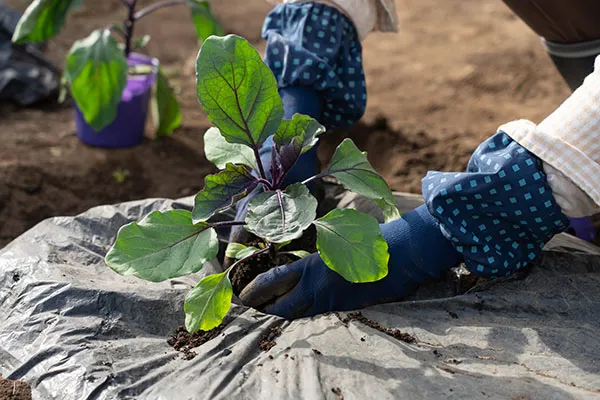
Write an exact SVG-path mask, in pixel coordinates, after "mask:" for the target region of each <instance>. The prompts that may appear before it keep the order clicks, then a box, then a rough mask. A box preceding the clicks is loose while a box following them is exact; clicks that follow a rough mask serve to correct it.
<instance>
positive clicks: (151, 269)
mask: <svg viewBox="0 0 600 400" xmlns="http://www.w3.org/2000/svg"><path fill="white" fill-rule="evenodd" d="M218 250H219V241H218V239H217V233H216V232H215V230H214V229H212V228H210V227H209V226H208V224H206V223H200V224H195V225H194V224H193V223H192V215H191V213H190V212H189V211H186V210H171V211H165V212H161V211H154V212H153V213H151V214H148V215H147V216H146V217H145V218H144V219H142V220H141V221H140V222H132V223H130V224H127V225H125V226H123V227H121V229H120V230H119V234H118V235H117V240H116V242H115V244H114V245H113V247H112V248H111V249H110V251H109V252H108V254H107V255H106V264H108V266H109V267H111V268H112V269H113V270H115V271H116V272H118V273H120V274H121V275H134V276H137V277H139V278H142V279H146V280H148V281H152V282H160V281H164V280H166V279H171V278H175V277H178V276H183V275H187V274H191V273H194V272H198V271H199V270H200V269H201V268H202V266H203V265H204V263H205V262H207V261H210V260H212V259H213V258H215V257H216V256H217V252H218Z"/></svg>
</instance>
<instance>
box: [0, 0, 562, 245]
mask: <svg viewBox="0 0 600 400" xmlns="http://www.w3.org/2000/svg"><path fill="white" fill-rule="evenodd" d="M150 1H151V0H140V1H139V3H140V4H141V5H144V4H147V3H149V2H150ZM29 2H30V1H29V0H5V1H4V3H5V4H7V5H8V6H13V7H14V8H16V9H20V10H23V9H24V8H25V7H26V6H27V4H28V3H29ZM271 7H272V5H270V4H268V3H267V2H266V1H264V0H248V1H245V2H240V1H236V0H221V1H218V2H213V9H214V12H215V14H216V16H217V17H218V18H219V19H220V20H221V21H222V22H223V25H224V27H225V29H226V30H227V31H228V32H232V33H236V34H239V35H241V36H244V37H246V38H248V39H249V40H250V41H251V43H252V44H254V45H255V46H256V47H257V48H258V49H259V50H260V51H262V50H263V49H264V43H263V41H262V40H261V39H260V28H261V25H262V21H263V20H264V17H265V15H266V14H267V12H268V11H269V9H270V8H271ZM398 13H399V20H400V33H399V34H373V35H371V36H370V37H369V38H368V39H367V40H366V41H365V42H364V44H363V53H364V67H365V71H366V76H367V90H368V96H369V98H368V107H367V112H366V115H365V117H364V118H363V122H362V123H361V124H359V125H357V126H355V127H353V128H351V129H346V130H339V131H337V132H333V133H332V134H329V135H326V136H325V137H323V139H322V141H323V142H324V143H323V146H322V147H321V149H320V153H321V154H320V156H321V157H322V159H323V160H324V161H325V160H326V159H328V156H329V155H330V154H331V153H332V151H333V149H334V148H335V146H336V145H337V144H338V143H339V141H340V139H341V138H342V137H344V136H350V137H351V138H352V139H354V140H355V141H356V142H357V144H358V145H359V148H361V149H362V150H366V151H367V152H368V153H369V159H370V160H371V162H372V163H373V165H374V167H375V168H376V169H377V170H378V171H380V172H381V173H382V174H383V176H384V177H385V178H386V179H387V180H388V182H389V183H390V186H391V187H392V188H393V189H395V190H400V191H408V192H415V193H419V192H420V179H421V178H422V177H423V175H424V174H425V172H426V171H427V170H429V169H439V170H444V171H460V170H464V168H465V166H466V162H467V160H468V157H469V154H470V153H471V152H472V151H473V149H474V148H475V147H476V146H477V144H479V143H480V142H481V141H482V140H483V139H485V138H486V137H488V136H490V135H491V134H493V133H494V132H495V131H496V128H497V127H498V126H499V125H501V124H503V123H506V122H508V121H511V120H514V119H518V118H528V119H531V120H533V121H536V122H537V121H539V120H541V119H542V118H543V117H545V116H546V115H548V114H549V113H550V112H552V111H553V110H554V109H555V108H556V107H557V106H558V105H559V104H560V103H561V101H562V100H564V99H565V98H566V97H567V96H568V94H569V90H568V88H567V86H566V85H565V84H564V83H563V81H562V79H561V78H560V76H559V75H558V73H557V72H556V71H555V69H554V67H553V65H552V63H551V61H550V60H549V58H548V56H547V55H546V54H545V52H544V50H543V49H542V47H541V45H540V43H539V39H538V38H537V37H536V35H535V34H534V33H533V32H531V31H530V30H529V29H528V28H527V27H526V26H525V25H524V24H523V23H522V22H521V21H520V20H519V19H518V18H516V17H515V16H514V15H513V14H512V13H511V11H510V10H509V9H508V8H507V7H506V6H505V5H504V4H503V3H502V2H501V1H499V0H464V1H459V2H457V1H454V2H440V1H437V0H402V1H401V2H399V7H398ZM123 17H124V13H123V9H122V5H121V4H120V1H118V0H110V1H96V2H85V3H84V5H83V6H82V7H81V8H79V9H78V10H76V11H75V12H73V13H72V14H71V16H70V17H69V18H68V20H67V24H66V25H65V27H64V29H63V31H62V32H61V34H60V35H59V36H58V37H57V38H55V39H53V40H51V41H50V42H49V43H48V46H47V50H46V54H47V56H48V58H49V59H50V60H51V61H52V62H53V63H54V64H55V65H57V66H59V67H62V66H63V65H64V56H65V53H66V52H67V51H68V49H69V48H70V46H71V44H72V43H73V41H74V40H76V39H79V38H81V37H83V36H85V35H86V34H87V33H88V32H90V31H91V29H93V28H97V27H104V26H107V25H108V24H110V23H112V22H117V21H121V20H122V19H123ZM136 31H137V33H138V34H139V35H143V34H150V35H152V41H151V42H150V44H149V45H148V48H147V50H148V52H149V54H152V55H153V56H156V57H158V58H159V59H160V60H161V63H162V65H163V67H164V68H165V70H166V72H167V73H168V74H169V75H170V79H171V82H172V83H173V84H174V85H175V86H176V88H177V90H178V97H179V100H180V103H181V107H182V114H183V127H182V128H181V129H180V130H179V131H177V132H176V133H175V134H174V136H172V137H170V138H167V139H165V140H160V141H152V140H150V139H149V140H146V141H145V142H144V143H143V144H141V145H140V146H137V147H135V148H133V149H127V150H119V151H114V150H113V151H111V150H103V149H96V148H90V147H87V146H85V145H83V144H82V143H80V142H79V140H78V139H77V138H76V137H75V135H74V123H73V117H72V109H71V107H70V106H69V105H64V106H56V105H54V104H53V103H52V102H50V103H49V104H46V105H43V106H42V107H35V108H17V107H15V106H12V105H10V104H6V103H3V104H0V127H1V128H0V137H1V140H2V146H0V221H2V223H1V224H0V247H2V246H4V245H6V244H7V243H8V242H9V241H11V240H12V239H14V238H15V237H16V236H18V235H20V234H21V233H23V232H24V231H25V230H27V229H29V228H31V227H32V226H33V225H35V224H36V223H37V222H39V221H41V220H42V219H45V218H48V217H51V216H56V215H75V214H77V213H80V212H82V211H84V210H86V209H88V208H90V207H92V206H95V205H100V204H107V203H116V202H122V201H127V200H134V199H141V198H148V197H170V198H176V197H182V196H186V195H191V194H194V193H195V192H196V191H197V190H199V189H200V188H201V187H202V185H203V177H204V176H205V175H206V174H208V173H212V172H214V171H215V169H214V168H213V167H212V165H210V164H209V163H208V162H207V161H206V160H205V158H204V153H203V147H202V135H203V133H204V131H205V129H206V128H207V127H208V126H209V122H208V120H207V118H206V116H205V115H204V114H203V112H202V109H201V107H200V106H199V105H198V101H197V99H196V94H195V85H194V82H195V73H194V60H195V57H196V54H197V52H198V44H197V42H196V39H195V34H194V28H193V26H192V24H191V22H189V15H188V11H187V9H186V7H174V8H171V9H169V10H161V11H159V12H157V13H156V14H154V15H152V16H150V17H148V18H147V19H145V20H143V21H141V23H140V24H139V26H137V27H136ZM125 171H128V174H125V175H127V176H126V178H125V180H124V182H122V183H119V180H120V179H118V176H119V175H123V173H125ZM115 173H116V175H117V177H115V176H114V175H115Z"/></svg>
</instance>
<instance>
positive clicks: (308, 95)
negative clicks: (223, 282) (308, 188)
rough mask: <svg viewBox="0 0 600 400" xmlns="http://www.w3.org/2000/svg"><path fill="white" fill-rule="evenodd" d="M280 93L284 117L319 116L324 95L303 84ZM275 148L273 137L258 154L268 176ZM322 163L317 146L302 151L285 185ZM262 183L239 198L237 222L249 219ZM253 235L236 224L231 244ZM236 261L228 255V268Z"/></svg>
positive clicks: (232, 232) (248, 239)
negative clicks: (248, 215) (252, 204)
mask: <svg viewBox="0 0 600 400" xmlns="http://www.w3.org/2000/svg"><path fill="white" fill-rule="evenodd" d="M279 95H280V96H281V100H282V101H283V108H284V118H285V119H292V117H293V116H294V114H304V115H309V116H311V117H312V118H315V119H317V120H318V119H319V117H320V115H321V111H322V108H323V100H322V98H321V95H320V94H319V93H317V92H315V91H314V90H312V89H309V88H304V87H287V88H282V89H280V90H279ZM274 147H275V143H274V142H273V137H270V138H269V139H267V140H266V141H265V143H264V144H263V146H262V147H261V149H260V151H259V154H260V159H261V161H262V164H263V167H264V169H265V174H266V175H267V179H269V180H270V179H271V163H272V160H273V159H272V155H271V153H272V151H273V148H274ZM319 169H320V165H319V159H318V157H317V146H315V147H313V148H312V149H311V150H309V151H307V152H306V153H304V154H302V155H301V156H300V158H299V159H298V161H296V164H294V166H293V167H292V168H291V169H290V170H289V171H288V173H287V174H286V176H285V179H284V181H283V185H284V187H285V186H288V185H291V184H292V183H296V182H302V181H303V180H305V179H308V178H310V177H311V176H313V175H315V174H317V173H318V172H319ZM262 190H263V189H262V186H260V185H259V187H257V188H256V189H255V190H254V192H252V193H251V194H250V195H248V196H246V197H245V198H243V199H242V200H240V201H239V202H238V203H237V204H236V216H235V219H236V220H237V221H243V220H244V219H245V218H246V214H247V212H248V202H249V201H250V199H252V198H253V197H254V196H256V195H257V194H259V193H260V192H261V191H262ZM252 237H253V235H252V234H251V233H250V232H248V231H246V230H245V229H244V227H243V226H235V227H233V228H232V229H231V233H230V236H229V242H230V243H247V242H248V241H250V240H251V238H252ZM234 261H235V260H232V259H230V258H227V257H226V258H225V260H224V263H223V265H224V267H225V268H227V267H229V266H230V265H231V264H232V263H233V262H234Z"/></svg>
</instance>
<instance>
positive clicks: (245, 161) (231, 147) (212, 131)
mask: <svg viewBox="0 0 600 400" xmlns="http://www.w3.org/2000/svg"><path fill="white" fill-rule="evenodd" d="M204 154H205V155H206V158H207V159H208V160H209V161H210V162H212V163H213V164H215V165H216V166H217V168H219V169H223V168H225V166H226V165H227V163H232V164H241V165H245V166H247V167H250V168H252V169H253V170H256V158H255V157H254V152H253V151H252V149H250V148H249V147H248V146H244V145H243V144H237V143H228V142H227V141H226V140H225V138H224V137H223V135H221V132H220V131H219V128H215V127H212V128H209V129H208V130H207V131H206V133H205V134H204Z"/></svg>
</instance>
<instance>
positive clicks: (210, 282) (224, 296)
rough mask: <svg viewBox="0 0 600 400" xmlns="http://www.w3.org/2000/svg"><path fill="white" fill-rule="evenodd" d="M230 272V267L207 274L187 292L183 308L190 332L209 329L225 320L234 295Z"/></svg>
mask: <svg viewBox="0 0 600 400" xmlns="http://www.w3.org/2000/svg"><path fill="white" fill-rule="evenodd" d="M228 273H229V269H228V270H227V271H225V272H223V273H220V274H214V275H209V276H207V277H206V278H204V279H202V280H201V281H200V282H198V284H197V285H196V286H195V287H194V288H193V289H192V290H191V291H190V292H189V293H188V294H187V296H186V297H185V302H184V304H183V310H184V311H185V328H186V329H187V330H188V332H190V333H194V332H196V331H198V330H203V331H208V330H211V329H213V328H216V327H217V326H219V325H220V324H221V322H223V318H225V315H227V312H228V311H229V308H230V307H231V298H232V297H233V289H232V288H231V281H230V280H229V277H228V276H227V275H228Z"/></svg>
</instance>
